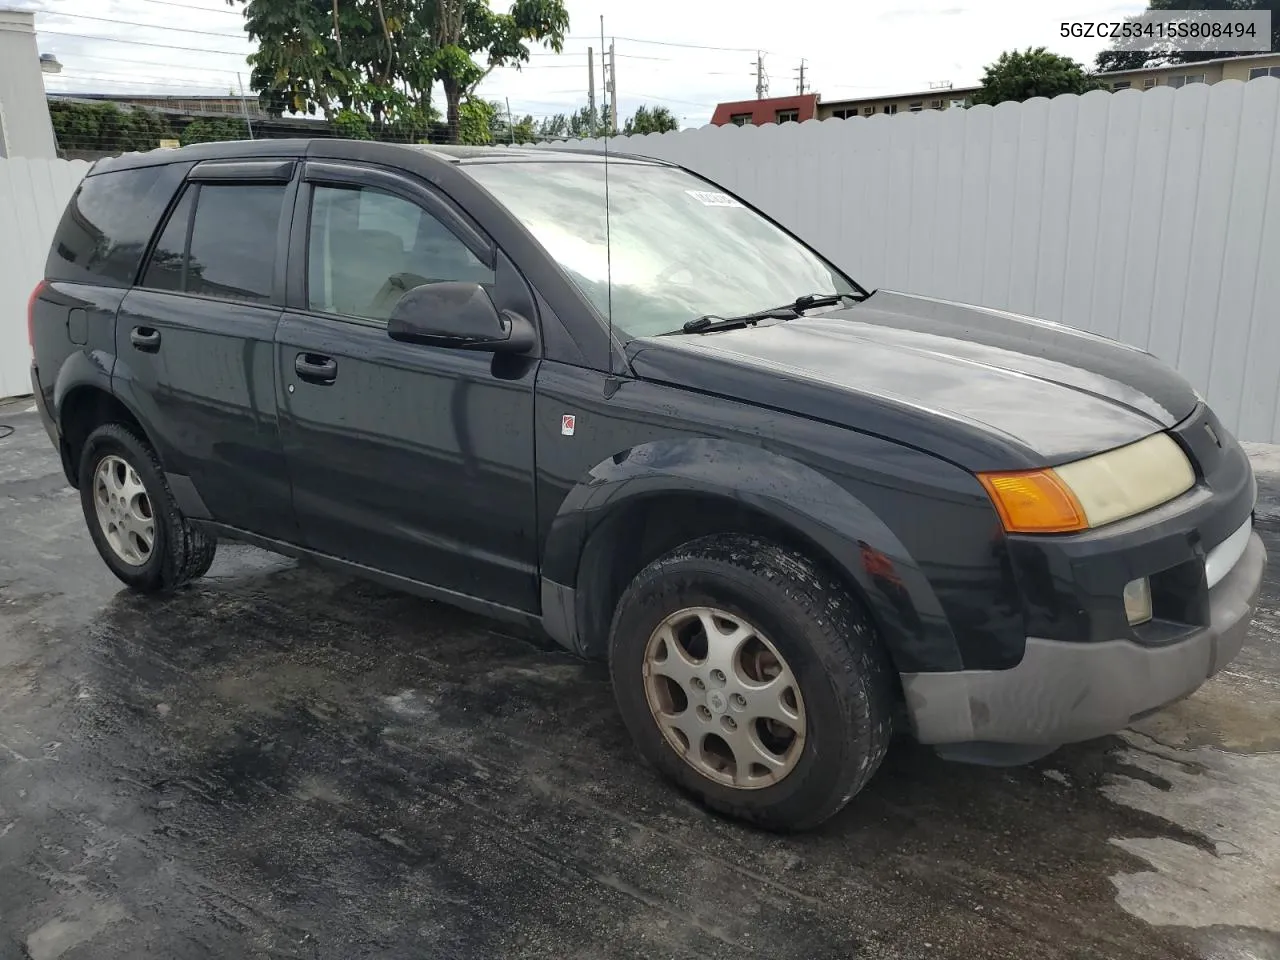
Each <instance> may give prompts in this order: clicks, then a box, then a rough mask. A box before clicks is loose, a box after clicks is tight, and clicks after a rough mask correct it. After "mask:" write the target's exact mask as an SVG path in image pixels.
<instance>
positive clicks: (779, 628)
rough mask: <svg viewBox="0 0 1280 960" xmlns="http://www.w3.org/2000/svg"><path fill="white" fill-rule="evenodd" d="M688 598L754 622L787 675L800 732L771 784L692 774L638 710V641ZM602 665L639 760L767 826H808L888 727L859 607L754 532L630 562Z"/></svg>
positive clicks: (859, 780) (869, 634)
mask: <svg viewBox="0 0 1280 960" xmlns="http://www.w3.org/2000/svg"><path fill="white" fill-rule="evenodd" d="M696 606H709V607H718V608H719V609H722V610H724V611H725V612H727V613H730V614H733V615H735V616H738V617H741V618H742V619H743V620H745V621H747V622H748V623H750V624H751V625H753V626H754V627H756V628H757V629H758V630H760V631H762V632H763V633H764V634H766V635H767V637H768V639H769V640H770V641H771V642H772V643H773V645H774V646H775V647H776V648H777V650H778V652H779V653H781V655H782V657H783V658H784V659H785V660H786V662H787V665H788V666H789V667H790V669H791V671H792V673H793V674H794V676H795V678H796V682H797V684H798V686H799V688H800V693H801V696H802V697H803V699H804V705H805V717H806V722H805V728H806V735H805V741H804V745H803V747H802V748H801V751H800V754H799V757H798V759H797V761H796V764H795V766H794V767H793V768H792V769H791V772H790V773H788V774H787V775H786V776H784V777H783V778H782V779H781V780H779V781H777V782H776V783H774V784H771V785H769V786H765V787H758V788H754V789H742V788H736V787H734V786H732V785H728V784H722V783H719V782H716V781H715V780H712V779H710V778H709V777H707V776H704V775H703V774H701V773H699V772H698V771H697V770H695V769H694V768H693V767H692V766H691V765H690V764H689V763H687V762H686V761H685V760H684V758H683V757H682V756H681V754H680V753H679V752H677V750H676V748H675V747H673V746H672V745H671V744H670V743H669V742H668V740H667V738H666V737H665V736H664V735H663V733H662V731H661V729H660V728H659V726H658V723H657V722H656V721H655V719H654V715H653V713H652V711H651V710H650V708H649V703H648V701H647V699H646V697H645V680H644V673H643V670H644V658H645V649H646V646H647V645H648V642H649V638H650V636H651V635H652V634H653V632H654V630H655V629H656V628H657V627H658V625H659V624H661V623H662V621H663V620H664V619H665V618H666V617H668V616H670V615H671V614H673V613H676V612H677V611H679V610H682V609H685V608H687V607H696ZM609 670H610V674H611V676H612V679H613V689H614V695H615V696H616V698H617V701H618V707H619V710H620V712H621V714H622V719H623V722H624V723H625V724H626V726H627V728H628V730H629V731H630V732H631V735H632V737H633V738H634V739H635V742H636V745H637V746H638V748H639V750H640V752H641V754H642V755H643V756H644V757H645V759H647V760H648V761H649V762H650V763H651V764H653V765H654V766H655V767H657V768H658V770H659V771H660V772H661V773H663V774H664V775H665V776H666V777H667V778H668V779H670V780H671V781H673V782H674V783H675V784H676V785H677V786H679V787H680V788H681V789H682V790H684V791H685V792H687V793H689V794H691V795H692V796H694V797H695V798H697V799H698V800H700V801H701V802H702V803H704V804H705V805H706V806H708V807H710V808H712V809H714V810H717V811H719V812H721V813H725V814H728V815H730V816H732V817H736V818H738V819H741V820H745V821H748V822H750V823H753V824H755V825H757V826H761V827H764V828H766V829H770V830H777V831H799V830H806V829H810V828H812V827H815V826H817V825H818V824H820V823H822V822H823V821H824V820H827V819H828V818H830V817H831V816H832V815H834V814H835V813H836V812H838V811H839V810H840V809H841V808H842V807H844V805H845V804H846V803H848V802H849V800H850V799H851V798H852V797H853V796H854V795H855V794H856V793H857V792H858V791H859V790H861V789H862V788H863V786H864V785H865V784H866V783H867V781H868V780H870V779H871V776H872V774H874V773H875V771H876V769H877V768H878V767H879V766H880V761H881V760H882V759H883V758H884V755H885V751H886V750H887V748H888V746H889V742H890V740H891V739H892V736H893V717H894V692H893V691H894V684H893V674H892V666H891V665H890V663H889V660H888V658H887V656H886V655H885V652H884V650H883V648H882V646H881V644H880V642H879V639H878V637H877V635H876V631H875V629H874V626H873V625H872V623H871V620H870V618H869V617H868V616H867V613H866V612H865V610H864V609H863V607H862V604H861V603H859V602H858V601H857V600H856V599H855V598H854V597H852V596H850V594H849V592H848V590H846V589H845V588H844V586H843V585H842V584H840V583H839V582H838V581H836V580H835V579H833V578H832V577H831V576H829V575H828V574H826V573H825V572H824V571H823V570H822V569H821V568H819V567H818V566H817V565H816V564H814V563H812V562H811V561H810V560H809V559H807V558H806V557H804V556H803V555H801V554H798V553H795V552H793V551H790V550H787V549H784V548H782V547H780V546H778V545H777V544H775V543H772V542H770V541H768V540H764V539H762V538H758V537H753V536H748V535H743V534H719V535H715V536H710V537H704V538H702V539H699V540H694V541H692V542H690V543H687V544H685V545H683V546H681V547H678V548H676V549H675V550H674V551H672V552H671V553H669V554H667V555H666V556H664V557H662V558H660V559H658V560H655V561H654V562H653V563H651V564H649V566H647V567H645V568H644V569H643V570H642V571H640V573H639V575H638V576H637V577H636V578H635V580H634V581H632V583H631V585H630V586H629V587H628V588H627V590H626V592H625V593H624V594H623V596H622V599H621V600H620V601H619V603H618V607H617V609H616V611H615V613H614V618H613V624H612V628H611V631H610V646H609ZM688 709H693V706H692V704H691V705H690V706H689V707H688Z"/></svg>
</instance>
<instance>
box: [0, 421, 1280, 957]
mask: <svg viewBox="0 0 1280 960" xmlns="http://www.w3.org/2000/svg"><path fill="white" fill-rule="evenodd" d="M28 407H29V402H23V403H19V404H16V405H9V406H0V424H9V425H12V426H13V427H14V428H15V430H14V432H13V434H12V435H10V436H8V437H7V438H6V439H0V960H11V958H30V960H55V958H62V960H90V958H92V960H124V958H136V957H144V956H156V957H164V958H172V960H187V958H204V957H228V958H237V960H238V958H326V960H327V958H334V960H338V958H341V960H355V958H366V957H367V958H380V960H399V958H406V960H407V958H413V960H421V958H437V957H438V958H506V957H530V958H533V957H537V958H556V960H571V958H593V960H594V958H602V960H614V958H646V960H649V958H693V957H706V958H734V960H739V958H744V957H761V958H782V957H786V958H794V960H822V958H851V957H868V958H882V957H883V958H888V957H904V958H916V957H921V958H933V957H936V958H943V957H954V958H964V960H976V958H988V957H990V958H995V957H1001V958H1005V957H1007V958H1012V960H1034V958H1066V957H1071V958H1077V957H1096V958H1102V957H1106V958H1112V957H1115V958H1152V960H1170V958H1193V957H1198V958H1204V960H1210V958H1212V960H1261V958H1280V616H1278V615H1277V610H1278V608H1280V575H1278V574H1277V569H1280V564H1278V563H1273V564H1272V566H1271V567H1270V569H1269V571H1268V574H1267V580H1266V583H1265V585H1264V590H1263V602H1262V607H1261V609H1260V611H1259V614H1258V617H1257V619H1256V621H1255V624H1254V627H1253V630H1252V633H1251V636H1250V639H1249V641H1248V643H1247V645H1246V647H1245V650H1244V651H1243V652H1242V654H1241V656H1240V657H1239V658H1238V659H1237V660H1236V661H1235V662H1234V663H1233V664H1231V666H1230V667H1228V669H1227V670H1226V671H1225V672H1224V673H1222V674H1220V675H1219V676H1218V677H1217V678H1215V679H1214V680H1213V681H1211V682H1210V683H1209V684H1207V685H1206V686H1205V687H1204V688H1203V689H1202V690H1201V691H1200V692H1199V693H1197V694H1196V695H1195V696H1194V697H1192V698H1191V699H1189V700H1187V701H1185V702H1183V703H1180V704H1177V705H1175V706H1174V707H1172V708H1170V709H1168V710H1166V711H1163V712H1162V713H1159V714H1156V715H1155V716H1153V717H1151V718H1148V719H1147V720H1145V721H1143V722H1142V723H1141V724H1139V725H1138V726H1137V727H1136V728H1135V729H1133V730H1129V731H1126V732H1124V733H1123V734H1121V735H1119V736H1115V737H1109V738H1105V739H1103V740H1099V741H1093V742H1090V743H1086V744H1080V745H1076V746H1072V747H1068V748H1065V749H1063V750H1061V751H1059V752H1057V753H1055V754H1053V755H1051V756H1050V757H1048V758H1046V759H1044V760H1042V761H1040V762H1038V763H1036V764H1034V765H1031V766H1028V767H1019V768H1011V769H988V768H979V767H966V766H959V765H954V764H949V763H946V762H943V761H942V760H940V759H938V758H937V757H936V756H935V755H934V754H933V753H932V752H931V751H930V750H927V749H925V748H921V747H919V746H915V745H912V744H911V743H909V742H905V741H904V742H902V743H899V744H897V745H896V746H895V747H894V749H892V750H891V752H890V754H889V757H888V758H887V760H886V761H885V764H884V766H883V767H882V768H881V771H880V773H879V774H878V775H877V776H876V778H875V779H874V780H873V782H872V783H871V784H870V786H869V787H868V788H867V789H866V790H865V791H864V792H863V793H862V794H861V795H859V796H858V797H857V798H855V800H854V801H853V802H852V803H851V804H850V806H849V807H848V808H847V809H846V810H845V811H844V812H843V813H842V814H840V815H839V816H837V817H836V818H835V819H834V820H832V821H831V822H830V823H828V824H827V825H826V826H824V828H822V829H821V830H819V831H817V832H815V833H811V834H807V835H803V836H798V837H779V836H774V835H770V834H766V833H761V832H759V831H755V830H752V829H748V828H745V827H742V826H739V825H738V824H736V823H733V822H730V821H726V820H723V819H721V818H718V817H716V816H713V815H711V814H709V813H707V812H705V811H703V810H702V809H701V808H699V807H697V806H696V805H694V804H692V803H690V802H688V801H687V800H685V799H684V798H682V797H681V796H680V795H678V794H677V793H675V792H674V791H673V790H671V789H670V788H669V787H668V786H667V785H666V784H664V783H663V782H662V781H660V780H659V779H658V778H657V777H656V776H655V775H654V774H653V773H652V772H651V771H650V770H649V769H647V768H646V767H645V766H644V765H643V764H642V763H641V761H640V760H639V759H638V757H637V756H636V754H635V752H634V751H633V749H632V747H631V745H630V742H629V741H628V738H627V736H626V733H625V731H624V729H623V727H622V724H621V723H620V722H619V720H618V717H617V715H616V713H615V711H614V706H613V701H612V696H611V693H610V690H609V685H608V679H607V676H606V673H605V670H604V669H603V668H602V667H600V666H597V665H593V664H587V663H584V662H582V661H579V660H577V659H575V658H573V657H571V656H569V655H568V654H566V653H563V652H561V651H558V650H556V649H553V648H551V647H549V646H548V645H546V644H543V643H541V642H539V641H537V640H535V639H531V638H528V637H524V636H521V635H519V634H517V633H514V632H512V630H511V629H510V628H508V627H506V626H504V625H501V624H497V623H494V622H491V621H488V620H484V619H481V618H478V617H474V616H470V615H468V614H464V613H460V612H458V611H455V610H452V609H450V608H447V607H444V606H441V605H438V604H433V603H430V602H428V601H424V600H421V599H417V598H414V597H409V596H405V595H402V594H397V593H394V592H391V591H389V590H386V589H384V588H382V587H379V586H375V585H371V584H368V583H364V582H361V581H358V580H354V579H351V578H349V577H345V576H337V575H334V574H331V573H326V572H321V571H319V570H316V569H314V568H312V567H310V566H308V565H299V564H297V563H295V562H294V561H290V560H285V559H281V558H277V557H273V556H270V555H268V554H265V553H261V552H259V551H256V550H253V549H250V548H247V547H243V546H236V545H224V546H223V547H222V548H221V549H220V552H219V555H218V559H217V561H216V563H215V565H214V568H213V570H212V571H211V573H210V575H209V576H208V577H206V578H205V579H203V580H201V581H199V582H197V583H196V584H194V585H193V586H191V587H189V588H187V589H184V590H182V591H180V592H178V593H177V594H175V595H173V596H169V597H165V598H160V599H149V598H141V597H137V596H134V595H132V594H130V593H128V592H126V591H124V590H123V588H122V587H121V585H120V584H119V583H118V582H117V581H116V580H115V579H114V578H113V577H112V576H111V575H110V574H109V573H108V571H107V569H106V567H105V566H104V565H103V564H102V563H101V561H100V560H99V559H98V557H97V555H96V554H95V552H94V550H93V547H92V545H91V543H90V540H89V537H88V534H87V533H86V531H85V529H84V522H83V519H82V516H81V513H80V508H79V502H78V499H77V495H76V494H75V492H74V491H72V490H70V489H69V488H68V487H67V486H66V483H65V481H64V479H63V477H62V475H61V472H60V470H59V466H58V463H57V459H56V457H55V455H54V452H53V450H52V449H51V447H50V445H49V442H48V439H47V438H46V437H45V435H44V433H43V431H42V429H41V428H40V425H39V423H38V421H37V419H36V417H35V415H34V414H33V413H31V412H30V411H29V410H28ZM3 432H4V431H0V433H3ZM1252 452H1253V453H1254V454H1256V459H1255V463H1257V464H1259V468H1260V471H1261V472H1260V488H1261V490H1262V499H1261V500H1260V503H1259V518H1260V529H1261V531H1262V532H1263V535H1264V537H1265V539H1266V540H1267V544H1268V549H1269V552H1270V554H1271V556H1272V557H1273V558H1275V559H1276V561H1278V562H1280V508H1278V505H1280V482H1277V480H1278V479H1280V459H1277V458H1275V455H1274V453H1272V452H1271V451H1268V450H1266V449H1263V448H1258V449H1256V450H1254V451H1252ZM1269 458H1271V459H1270V460H1269ZM1272 464H1273V465H1274V466H1272Z"/></svg>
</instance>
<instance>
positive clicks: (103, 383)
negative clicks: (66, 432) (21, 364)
mask: <svg viewBox="0 0 1280 960" xmlns="http://www.w3.org/2000/svg"><path fill="white" fill-rule="evenodd" d="M114 369H115V357H114V356H112V355H111V354H109V353H107V352H106V351H104V350H77V351H76V352H75V353H73V354H71V355H70V356H69V357H67V359H66V360H64V361H63V362H62V366H61V367H59V368H58V374H57V376H56V377H55V378H54V381H53V398H52V401H53V402H52V404H51V407H52V409H51V411H50V412H51V413H52V414H53V421H54V423H56V424H57V425H58V429H59V430H61V429H62V415H63V412H64V410H63V408H64V405H65V404H66V400H67V397H69V396H70V395H71V393H72V392H73V391H75V390H79V389H80V388H82V387H91V388H93V389H96V390H101V391H102V392H103V393H105V394H107V395H108V396H114V392H113V391H112V389H111V376H112V373H113V372H114Z"/></svg>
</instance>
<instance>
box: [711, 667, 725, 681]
mask: <svg viewBox="0 0 1280 960" xmlns="http://www.w3.org/2000/svg"><path fill="white" fill-rule="evenodd" d="M711 682H712V683H719V684H723V683H724V671H723V670H712V671H711Z"/></svg>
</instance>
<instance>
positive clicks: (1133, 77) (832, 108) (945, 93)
mask: <svg viewBox="0 0 1280 960" xmlns="http://www.w3.org/2000/svg"><path fill="white" fill-rule="evenodd" d="M1267 76H1271V77H1280V53H1259V54H1254V55H1251V56H1247V57H1223V58H1221V59H1217V60H1202V61H1201V62H1200V63H1180V64H1175V65H1173V66H1168V67H1148V68H1144V69H1141V70H1115V71H1112V72H1109V73H1100V74H1098V77H1099V79H1101V80H1102V81H1103V82H1104V83H1105V84H1106V85H1107V86H1108V87H1109V88H1110V89H1112V90H1130V89H1132V90H1150V89H1152V88H1153V87H1181V86H1183V85H1184V84H1188V83H1217V82H1218V81H1219V80H1256V79H1257V78H1258V77H1267ZM981 89H982V88H981V87H979V86H972V87H936V88H932V89H929V90H919V91H917V92H915V93H898V94H893V95H892V96H887V97H862V98H859V99H857V100H819V101H818V119H819V120H828V119H830V118H831V117H871V116H875V115H876V114H881V113H889V114H893V113H920V112H922V111H924V110H947V109H950V108H951V107H967V106H970V105H971V104H972V103H973V96H974V94H976V93H977V92H978V91H979V90H981ZM779 122H781V121H779Z"/></svg>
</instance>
